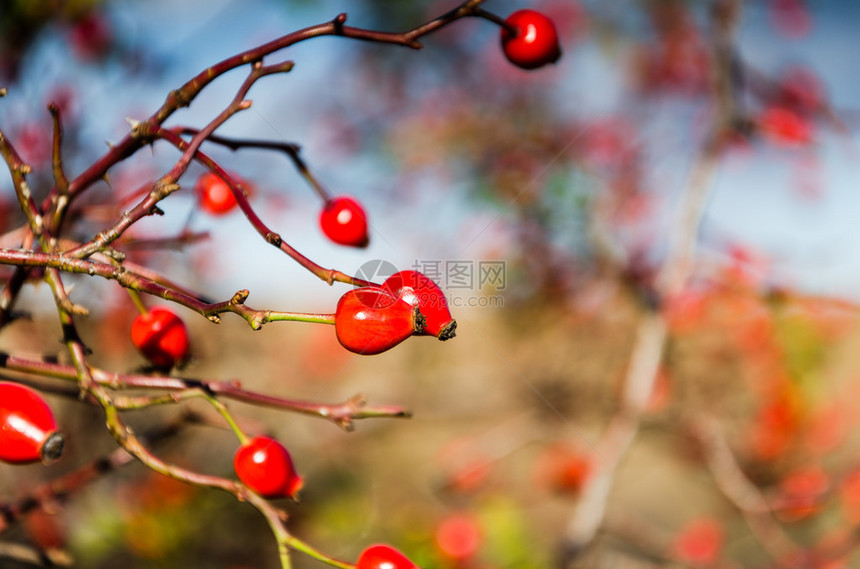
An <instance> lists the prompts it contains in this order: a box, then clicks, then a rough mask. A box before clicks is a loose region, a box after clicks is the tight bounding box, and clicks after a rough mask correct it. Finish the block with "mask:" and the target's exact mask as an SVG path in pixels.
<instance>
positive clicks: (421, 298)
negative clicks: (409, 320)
mask: <svg viewBox="0 0 860 569" xmlns="http://www.w3.org/2000/svg"><path fill="white" fill-rule="evenodd" d="M382 288H384V289H386V290H388V291H389V292H391V294H393V295H394V296H396V297H398V298H401V299H403V300H404V301H406V302H407V303H409V304H411V305H412V306H417V307H418V309H419V310H420V311H421V314H423V315H424V318H425V319H426V322H425V326H424V331H423V332H421V333H422V334H426V335H429V336H436V337H437V338H439V339H440V340H448V339H450V338H453V337H454V336H455V334H456V330H457V321H456V320H454V318H452V317H451V311H450V310H449V309H448V301H447V300H446V299H445V293H443V292H442V289H441V288H439V285H437V284H436V283H435V282H433V280H432V279H431V278H430V277H428V276H426V275H424V274H423V273H420V272H418V271H400V272H398V273H394V274H393V275H391V276H390V277H388V278H387V279H385V282H384V283H382Z"/></svg>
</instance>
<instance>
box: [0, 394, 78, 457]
mask: <svg viewBox="0 0 860 569" xmlns="http://www.w3.org/2000/svg"><path fill="white" fill-rule="evenodd" d="M62 451H63V436H62V435H61V434H60V433H58V432H57V424H56V422H55V421H54V415H53V413H52V412H51V408H50V407H48V404H47V403H45V400H44V399H42V397H41V396H40V395H39V394H38V393H36V392H35V391H33V390H32V389H30V388H29V387H26V386H24V385H20V384H17V383H12V382H8V381H3V382H0V461H2V462H7V463H10V464H28V463H32V462H39V461H42V462H44V463H45V464H47V463H49V462H52V461H54V460H56V459H58V458H59V457H60V454H62Z"/></svg>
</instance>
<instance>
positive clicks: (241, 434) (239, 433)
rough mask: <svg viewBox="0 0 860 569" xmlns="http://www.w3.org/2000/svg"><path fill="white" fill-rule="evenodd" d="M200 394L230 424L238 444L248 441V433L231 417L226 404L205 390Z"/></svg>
mask: <svg viewBox="0 0 860 569" xmlns="http://www.w3.org/2000/svg"><path fill="white" fill-rule="evenodd" d="M200 396H201V397H203V398H204V399H206V401H208V402H209V404H210V405H212V406H213V407H214V408H215V409H216V410H217V411H218V412H219V413H221V416H222V417H224V420H225V421H227V424H228V425H230V428H231V429H233V432H234V433H236V437H237V438H238V439H239V444H240V445H243V446H244V445H245V444H246V443H247V442H248V435H246V434H245V431H243V430H242V428H241V427H240V426H239V423H237V422H236V419H234V418H233V415H231V414H230V411H229V410H228V409H227V406H226V405H224V404H223V403H222V402H220V401H219V400H218V399H217V398H216V397H214V396H213V395H210V394H209V393H207V392H205V391H201V392H200Z"/></svg>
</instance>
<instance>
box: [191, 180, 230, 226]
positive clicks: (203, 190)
mask: <svg viewBox="0 0 860 569" xmlns="http://www.w3.org/2000/svg"><path fill="white" fill-rule="evenodd" d="M194 193H195V194H197V200H198V202H199V203H200V207H202V208H203V209H204V210H206V211H207V212H209V213H211V214H213V215H224V214H226V213H229V212H230V211H231V210H232V209H233V208H234V207H236V204H237V202H236V196H234V195H233V192H232V191H231V190H230V186H228V185H227V182H225V181H224V180H223V179H222V178H220V177H219V176H218V175H217V174H215V173H213V172H206V173H205V174H203V175H202V176H200V177H199V178H198V179H197V183H196V184H195V185H194Z"/></svg>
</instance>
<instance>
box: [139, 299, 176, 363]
mask: <svg viewBox="0 0 860 569" xmlns="http://www.w3.org/2000/svg"><path fill="white" fill-rule="evenodd" d="M131 342H132V343H133V344H134V345H135V346H136V347H137V349H138V350H139V351H140V353H141V354H143V356H144V357H146V359H148V360H149V361H150V362H152V363H153V364H155V365H156V366H158V367H164V368H169V367H173V366H174V365H176V364H177V363H180V362H182V361H183V360H184V359H186V358H187V357H188V331H187V330H186V329H185V324H184V323H183V322H182V319H181V318H179V316H177V315H176V314H174V313H173V311H172V310H170V309H168V308H164V307H162V306H156V307H155V308H153V309H152V310H150V311H149V312H147V313H146V314H138V315H137V317H136V318H135V319H134V322H132V324H131Z"/></svg>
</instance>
